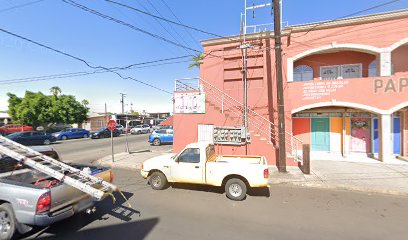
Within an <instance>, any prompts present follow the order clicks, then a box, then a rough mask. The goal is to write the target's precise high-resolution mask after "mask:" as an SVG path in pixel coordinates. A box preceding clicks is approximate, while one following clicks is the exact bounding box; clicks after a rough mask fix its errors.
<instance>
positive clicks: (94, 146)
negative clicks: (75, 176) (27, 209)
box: [51, 134, 171, 164]
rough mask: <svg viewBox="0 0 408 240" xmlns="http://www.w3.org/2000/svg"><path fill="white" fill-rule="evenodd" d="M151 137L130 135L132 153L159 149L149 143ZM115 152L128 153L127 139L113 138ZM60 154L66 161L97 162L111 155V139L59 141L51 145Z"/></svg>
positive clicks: (166, 147)
mask: <svg viewBox="0 0 408 240" xmlns="http://www.w3.org/2000/svg"><path fill="white" fill-rule="evenodd" d="M148 137H149V135H148V134H141V135H131V134H129V135H128V141H129V149H130V150H131V151H141V150H154V149H156V148H157V147H153V146H150V144H149V143H148V142H147V140H148ZM113 141H114V152H115V153H120V152H125V151H126V137H125V135H121V136H120V137H115V138H113ZM51 147H53V148H55V150H57V152H58V153H59V154H60V157H61V158H62V160H64V161H70V162H76V163H83V164H87V163H88V164H89V163H91V162H93V161H95V160H98V159H100V158H102V157H105V156H107V155H110V154H111V139H110V138H104V139H72V140H67V141H58V142H57V143H55V144H53V145H51ZM159 148H161V149H163V148H165V149H168V150H170V149H171V145H165V146H160V147H159Z"/></svg>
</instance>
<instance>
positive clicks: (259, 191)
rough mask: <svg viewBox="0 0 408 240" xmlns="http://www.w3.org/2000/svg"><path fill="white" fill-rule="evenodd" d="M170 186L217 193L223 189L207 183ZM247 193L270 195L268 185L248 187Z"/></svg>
mask: <svg viewBox="0 0 408 240" xmlns="http://www.w3.org/2000/svg"><path fill="white" fill-rule="evenodd" d="M171 187H172V188H175V189H185V190H193V191H201V192H212V193H218V194H224V193H225V189H224V187H214V186H208V185H200V184H187V183H173V184H172V185H171ZM247 194H248V195H249V196H254V197H270V192H269V188H268V187H264V188H248V192H247Z"/></svg>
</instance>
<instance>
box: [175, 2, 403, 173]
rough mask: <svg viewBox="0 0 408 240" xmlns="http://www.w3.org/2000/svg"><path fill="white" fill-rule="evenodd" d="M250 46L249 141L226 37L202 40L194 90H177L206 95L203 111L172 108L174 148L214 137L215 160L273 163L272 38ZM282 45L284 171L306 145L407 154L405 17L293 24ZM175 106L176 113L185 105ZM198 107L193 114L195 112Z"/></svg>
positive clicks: (234, 49)
mask: <svg viewBox="0 0 408 240" xmlns="http://www.w3.org/2000/svg"><path fill="white" fill-rule="evenodd" d="M247 40H249V42H250V43H251V45H252V46H253V47H252V48H251V49H249V50H248V72H247V73H248V86H249V88H248V96H249V97H248V106H249V109H250V110H249V139H250V143H248V144H244V142H245V141H244V139H245V138H244V139H241V136H242V135H241V131H240V126H241V125H242V99H243V97H242V96H243V81H242V64H243V63H242V53H241V50H240V49H239V48H238V47H239V46H240V44H241V43H240V41H241V38H240V36H231V37H228V38H218V39H209V40H205V41H202V45H203V47H204V54H205V56H206V57H205V59H204V61H203V64H202V65H201V69H200V79H201V80H199V81H197V83H196V84H197V85H196V87H191V86H192V85H191V81H190V82H188V81H187V80H180V81H178V82H177V84H176V92H175V97H176V95H177V94H179V95H180V94H181V95H182V94H184V95H188V94H189V93H190V94H193V95H197V96H198V95H201V96H202V97H203V99H204V96H205V104H203V105H205V113H204V110H201V112H200V110H198V111H196V112H197V113H196V114H191V113H177V111H178V109H175V112H176V114H175V115H174V120H173V121H174V129H175V131H174V151H179V150H181V149H182V148H183V147H184V146H185V145H186V144H188V143H191V142H194V141H198V140H210V139H213V140H214V141H215V143H216V144H217V149H218V151H219V153H222V154H251V155H264V156H266V157H267V159H268V162H269V164H271V165H275V164H276V159H277V156H278V149H277V141H278V139H277V137H276V135H277V127H276V124H277V96H276V95H277V94H276V78H275V59H274V49H273V48H274V39H273V33H271V32H263V33H256V34H249V35H247ZM282 43H283V46H282V50H283V52H282V54H283V74H284V95H285V111H286V112H285V115H286V131H287V137H286V139H285V141H286V144H287V152H288V159H287V164H288V165H294V164H296V162H295V161H294V158H295V156H296V155H299V152H300V150H301V149H302V144H310V145H311V150H312V159H313V157H324V158H336V157H347V156H358V155H367V156H373V157H376V158H378V159H380V160H382V161H387V160H389V159H391V158H394V157H395V156H398V155H399V156H408V10H401V11H395V12H387V13H381V14H374V15H368V16H362V17H353V18H347V19H339V20H334V21H327V22H319V23H312V24H304V25H296V26H290V27H287V28H285V29H283V37H282ZM183 86H190V87H184V88H183ZM198 86H200V87H198ZM177 96H178V95H177ZM178 99H179V98H176V108H177V107H180V104H181V105H182V104H183V103H180V102H177V101H180V100H178ZM180 99H184V98H183V97H182V98H180ZM183 101H184V100H183ZM195 101H196V103H195V104H196V105H195V106H190V107H189V109H194V107H196V108H197V106H198V105H199V103H197V100H195ZM199 101H200V100H198V102H199ZM202 101H204V100H202ZM197 104H198V105H197ZM186 108H188V107H186ZM198 108H199V107H198ZM202 108H203V106H202ZM178 112H180V111H178ZM193 112H194V111H193ZM200 113H201V114H200Z"/></svg>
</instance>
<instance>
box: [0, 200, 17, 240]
mask: <svg viewBox="0 0 408 240" xmlns="http://www.w3.org/2000/svg"><path fill="white" fill-rule="evenodd" d="M15 231H16V218H15V217H14V212H13V208H12V207H11V205H10V204H9V203H3V204H1V205H0V240H10V239H11V238H12V237H13V235H14V232H15Z"/></svg>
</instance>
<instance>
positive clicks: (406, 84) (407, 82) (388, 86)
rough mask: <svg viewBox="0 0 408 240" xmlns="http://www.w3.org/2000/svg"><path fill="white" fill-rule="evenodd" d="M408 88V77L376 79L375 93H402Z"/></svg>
mask: <svg viewBox="0 0 408 240" xmlns="http://www.w3.org/2000/svg"><path fill="white" fill-rule="evenodd" d="M407 89H408V78H400V79H397V80H393V79H391V78H390V79H388V80H385V79H375V80H374V93H379V92H383V93H401V92H403V91H404V90H407Z"/></svg>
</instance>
